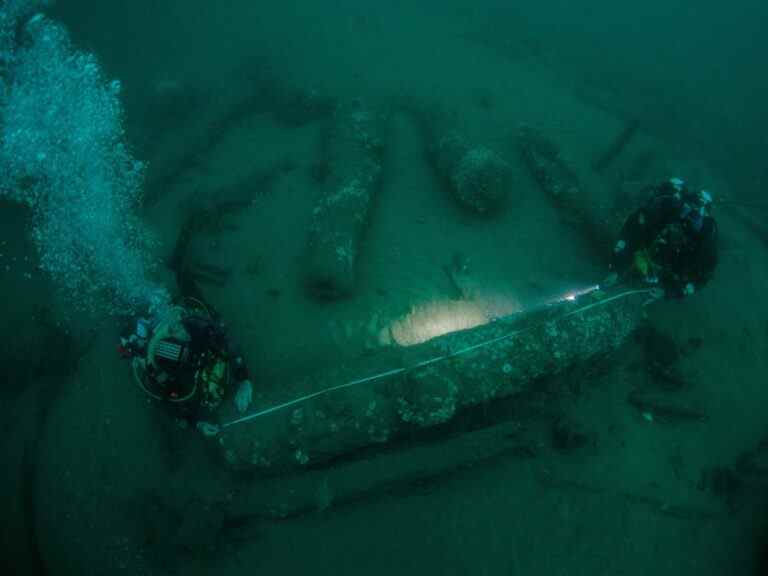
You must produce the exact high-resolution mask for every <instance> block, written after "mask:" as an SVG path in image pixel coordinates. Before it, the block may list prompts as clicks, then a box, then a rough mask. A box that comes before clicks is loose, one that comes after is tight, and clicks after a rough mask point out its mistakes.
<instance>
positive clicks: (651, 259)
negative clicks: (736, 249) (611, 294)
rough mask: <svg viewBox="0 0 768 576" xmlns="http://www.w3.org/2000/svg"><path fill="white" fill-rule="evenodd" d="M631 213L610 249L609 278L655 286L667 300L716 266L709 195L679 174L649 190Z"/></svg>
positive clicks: (691, 289)
mask: <svg viewBox="0 0 768 576" xmlns="http://www.w3.org/2000/svg"><path fill="white" fill-rule="evenodd" d="M650 193H651V194H650V198H648V200H646V202H645V203H644V204H643V205H642V206H641V207H640V208H639V209H637V210H636V211H634V212H633V213H632V214H630V215H629V217H628V218H627V220H626V222H625V223H624V226H623V227H622V229H621V233H620V235H619V240H618V241H617V242H616V245H615V246H614V249H613V256H612V260H611V269H612V270H613V272H614V275H613V279H614V280H618V281H624V282H628V283H637V282H639V283H642V284H644V285H646V286H655V287H657V288H658V296H663V297H664V298H667V299H672V298H683V297H685V296H690V295H691V294H694V293H695V292H696V291H698V290H699V289H700V288H701V287H702V286H704V285H705V284H706V283H707V282H708V281H709V280H710V278H711V277H712V274H713V272H714V270H715V268H716V267H717V259H718V256H717V250H718V240H717V236H718V233H717V223H716V222H715V219H714V218H713V217H712V215H711V213H710V210H711V207H712V197H711V196H710V194H709V193H708V192H707V191H705V190H701V191H699V192H693V191H691V190H690V189H689V188H688V187H687V185H686V183H685V182H684V181H683V180H681V179H679V178H672V179H671V180H668V181H666V182H662V183H661V184H658V185H655V186H653V187H652V188H651V189H650Z"/></svg>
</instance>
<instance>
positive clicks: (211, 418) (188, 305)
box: [118, 299, 253, 436]
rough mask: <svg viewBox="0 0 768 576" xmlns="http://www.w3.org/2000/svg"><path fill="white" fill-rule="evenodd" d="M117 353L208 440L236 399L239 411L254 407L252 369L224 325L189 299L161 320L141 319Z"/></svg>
mask: <svg viewBox="0 0 768 576" xmlns="http://www.w3.org/2000/svg"><path fill="white" fill-rule="evenodd" d="M118 351H119V352H120V354H121V356H122V357H123V358H126V359H130V360H131V364H132V369H133V376H134V378H135V379H136V382H137V383H138V385H139V386H140V387H141V389H142V390H144V392H146V393H147V394H148V395H149V396H150V397H152V398H154V399H156V400H161V401H164V402H167V403H168V404H170V405H172V406H174V407H175V408H177V409H178V412H179V416H180V418H181V419H182V420H185V421H187V422H189V423H192V424H195V425H196V427H197V429H198V430H200V431H201V432H202V433H203V434H205V435H206V436H212V435H215V434H216V433H218V431H219V426H218V424H216V420H217V412H218V409H219V407H220V406H221V405H222V403H223V402H224V400H226V399H228V397H229V396H232V390H231V387H230V381H234V382H235V383H237V387H236V391H235V393H234V395H233V397H232V400H233V401H234V405H235V408H236V409H237V411H238V412H245V411H246V410H247V409H248V407H249V406H250V404H251V400H252V397H253V385H252V384H251V381H250V380H249V377H248V367H247V366H246V363H245V360H244V359H243V356H242V354H241V353H240V352H239V350H238V349H237V348H236V347H235V346H234V345H233V343H232V342H231V340H230V339H229V338H228V336H227V334H226V333H225V331H224V327H223V326H222V324H221V323H220V322H218V321H217V320H216V319H214V318H213V316H212V315H211V313H210V312H209V311H208V309H207V308H206V307H205V306H204V305H203V304H202V303H200V302H198V301H196V300H193V299H187V300H186V301H185V305H184V306H174V307H173V308H171V309H170V310H169V311H168V312H167V313H166V314H164V315H163V317H162V318H159V319H155V320H154V321H153V320H149V319H146V318H139V319H138V320H137V321H136V324H135V327H134V328H133V330H132V331H131V332H130V333H129V334H127V335H125V336H123V337H121V339H120V345H119V346H118Z"/></svg>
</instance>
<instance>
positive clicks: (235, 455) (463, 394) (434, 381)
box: [219, 290, 648, 471]
mask: <svg viewBox="0 0 768 576" xmlns="http://www.w3.org/2000/svg"><path fill="white" fill-rule="evenodd" d="M647 297H648V295H647V291H646V290H633V291H628V292H621V293H610V292H608V293H606V292H604V291H602V290H596V291H594V292H592V293H590V294H589V295H585V296H582V297H580V298H578V299H576V300H575V301H571V300H566V299H564V300H561V301H557V302H555V303H552V304H551V305H549V306H544V307H542V308H540V309H537V310H535V311H533V312H531V313H529V314H525V315H523V314H518V315H513V316H508V317H503V318H500V319H497V320H496V321H493V322H489V323H488V324H485V325H482V326H479V327H476V328H472V329H469V330H462V331H459V332H454V333H451V334H446V335H444V336H440V337H437V338H434V339H432V340H429V341H427V342H425V343H423V344H418V345H414V346H408V347H388V348H383V349H382V350H381V351H380V352H379V353H377V354H374V355H371V356H365V357H362V358H359V359H358V360H356V361H351V362H349V363H347V364H346V365H344V366H340V367H338V368H336V369H333V370H328V371H325V372H321V373H319V374H316V375H314V376H313V377H311V378H309V379H307V380H306V381H305V382H302V383H301V386H298V387H296V388H298V389H302V390H306V391H307V392H308V393H313V392H320V391H322V390H324V389H327V388H331V387H336V389H335V390H333V391H332V392H329V393H321V394H319V395H318V396H317V397H315V398H312V399H310V400H308V401H306V402H303V403H299V404H296V405H292V406H290V407H288V408H286V409H282V410H276V411H274V412H270V413H268V414H266V415H264V416H262V417H259V418H256V419H254V420H250V421H247V422H243V423H241V424H238V425H233V426H229V427H225V429H224V430H223V432H222V434H221V435H220V437H219V443H220V446H221V449H222V450H223V454H224V457H225V459H226V461H227V462H228V463H229V464H230V465H231V466H233V467H235V468H241V469H242V468H257V469H265V470H273V471H280V470H287V469H296V468H303V467H307V466H312V465H317V464H319V463H324V462H329V461H331V460H334V459H337V458H340V457H343V456H345V455H348V454H350V453H354V452H356V451H360V450H363V449H366V448H370V447H372V446H375V445H377V444H378V445H382V444H384V443H387V442H388V441H390V440H393V439H396V438H398V437H402V436H403V435H406V434H408V433H409V432H412V431H414V430H417V429H424V428H430V427H434V426H437V425H440V424H443V423H445V422H448V421H449V420H451V419H452V418H453V417H454V416H455V415H456V414H457V413H458V412H460V411H462V410H464V409H467V408H471V407H473V406H478V405H482V404H484V403H490V402H493V401H494V400H497V399H500V398H505V397H509V396H513V395H515V394H522V393H524V392H526V391H529V390H530V389H531V387H533V386H535V384H536V382H537V381H538V380H539V379H540V378H541V377H543V376H549V375H553V374H557V373H559V372H562V371H564V370H565V369H567V368H568V367H569V366H571V365H572V364H573V363H575V362H578V361H584V360H588V359H590V358H592V357H595V356H598V355H602V354H605V353H606V352H608V351H610V350H613V349H615V348H617V347H618V346H619V345H620V344H621V343H622V342H623V341H624V340H625V339H626V337H627V336H628V335H629V334H630V333H631V332H632V331H633V330H634V328H635V327H636V325H637V323H638V322H639V321H640V318H641V316H642V310H643V304H644V303H645V302H646V300H647ZM350 383H351V384H350ZM286 400H289V399H286ZM258 408H266V407H258ZM258 408H257V409H258Z"/></svg>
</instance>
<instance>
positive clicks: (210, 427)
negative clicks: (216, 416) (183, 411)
mask: <svg viewBox="0 0 768 576" xmlns="http://www.w3.org/2000/svg"><path fill="white" fill-rule="evenodd" d="M197 429H198V430H200V432H202V434H203V435H204V436H216V434H218V433H219V432H220V431H221V427H220V426H217V425H216V424H211V423H210V422H198V423H197Z"/></svg>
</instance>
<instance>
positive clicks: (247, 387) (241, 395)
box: [235, 380, 253, 413]
mask: <svg viewBox="0 0 768 576" xmlns="http://www.w3.org/2000/svg"><path fill="white" fill-rule="evenodd" d="M251 400H253V384H251V381H250V380H243V381H242V382H240V386H238V387H237V392H236V393H235V407H236V408H237V411H238V412H241V413H242V412H245V411H246V410H248V406H250V405H251Z"/></svg>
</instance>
